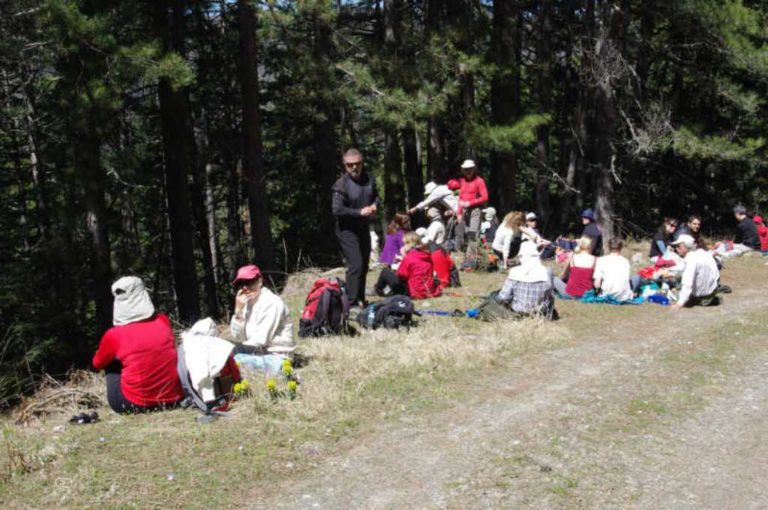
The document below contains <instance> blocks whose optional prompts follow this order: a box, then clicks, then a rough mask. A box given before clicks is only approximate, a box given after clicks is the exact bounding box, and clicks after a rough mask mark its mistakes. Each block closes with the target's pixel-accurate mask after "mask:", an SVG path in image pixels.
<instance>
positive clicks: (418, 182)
mask: <svg viewBox="0 0 768 510" xmlns="http://www.w3.org/2000/svg"><path fill="white" fill-rule="evenodd" d="M401 134H402V140H403V155H404V159H405V181H406V183H407V184H408V208H411V207H413V206H414V205H416V204H418V203H419V202H421V200H422V198H423V197H424V194H423V192H424V175H423V172H422V169H421V161H420V160H419V149H418V144H417V143H416V142H417V140H416V130H415V129H413V128H412V127H408V128H405V129H404V130H403V131H402V133H401Z"/></svg>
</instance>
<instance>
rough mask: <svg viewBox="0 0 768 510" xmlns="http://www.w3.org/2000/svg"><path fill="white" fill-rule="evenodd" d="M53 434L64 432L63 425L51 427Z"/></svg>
mask: <svg viewBox="0 0 768 510" xmlns="http://www.w3.org/2000/svg"><path fill="white" fill-rule="evenodd" d="M53 431H54V432H64V425H56V426H55V427H53Z"/></svg>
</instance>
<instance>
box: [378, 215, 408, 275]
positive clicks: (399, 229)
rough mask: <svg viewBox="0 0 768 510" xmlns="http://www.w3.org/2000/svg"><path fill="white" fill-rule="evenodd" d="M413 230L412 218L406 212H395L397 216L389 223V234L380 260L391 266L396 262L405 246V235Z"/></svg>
mask: <svg viewBox="0 0 768 510" xmlns="http://www.w3.org/2000/svg"><path fill="white" fill-rule="evenodd" d="M409 230H411V218H410V217H409V216H408V215H407V214H405V213H395V217H394V218H392V221H390V222H389V225H387V236H386V238H385V239H384V247H383V248H382V249H381V255H380V256H379V262H381V263H382V264H386V265H388V266H391V265H392V264H394V263H395V262H396V259H397V257H398V255H399V254H400V250H401V249H402V248H403V236H405V233H406V232H408V231H409Z"/></svg>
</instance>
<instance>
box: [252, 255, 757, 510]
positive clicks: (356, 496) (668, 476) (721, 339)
mask: <svg viewBox="0 0 768 510" xmlns="http://www.w3.org/2000/svg"><path fill="white" fill-rule="evenodd" d="M731 265H732V267H730V266H731ZM765 271H768V269H766V268H765V267H764V266H763V265H762V262H761V261H759V260H757V259H756V258H755V259H745V260H739V261H734V262H733V263H732V264H730V265H729V268H728V269H727V270H726V271H725V272H724V274H723V279H724V282H725V283H728V284H729V285H731V286H732V287H733V288H734V293H733V294H731V295H728V296H726V298H725V302H724V303H723V304H722V305H721V306H720V307H717V308H696V309H691V310H683V311H679V312H675V311H672V310H670V309H667V308H663V307H660V306H657V305H642V306H640V307H632V308H629V307H621V308H609V307H608V306H606V305H602V306H601V305H582V304H579V303H559V308H560V309H561V312H562V316H563V319H562V322H561V325H562V326H564V327H566V328H569V329H571V331H573V332H574V340H573V341H572V342H571V343H570V345H569V346H567V347H564V348H560V349H557V350H554V351H549V352H544V353H536V354H530V355H524V356H522V357H519V358H516V359H514V360H512V361H510V362H509V363H508V364H506V365H505V366H503V367H500V368H499V369H497V370H494V371H493V372H488V373H483V374H477V378H475V379H474V380H473V387H472V388H470V389H469V391H466V394H467V395H471V397H469V398H468V399H467V400H466V401H461V402H454V403H452V404H451V405H450V406H447V407H446V408H445V409H442V410H438V411H435V412H430V413H427V414H421V415H416V416H403V417H402V418H401V419H400V422H399V423H394V424H391V425H386V426H382V427H381V430H379V431H376V432H375V433H373V434H369V435H368V436H367V437H364V438H363V439H360V440H359V441H358V442H357V443H356V444H348V445H346V446H342V447H341V448H340V449H339V451H338V452H337V453H336V454H333V455H330V456H328V457H326V458H324V459H322V460H319V461H316V462H317V465H316V466H315V467H314V469H312V470H309V471H307V472H306V473H305V474H304V475H301V476H300V477H299V478H294V479H291V480H288V481H286V482H285V483H283V484H282V485H281V486H279V487H271V488H267V487H258V486H257V487H256V488H255V491H254V494H255V495H254V496H253V499H251V501H252V502H253V503H254V507H257V508H261V507H269V508H516V507H535V508H559V507H562V508H574V507H576V508H595V507H600V508H603V507H613V508H626V507H631V508H759V507H764V506H765V499H764V497H761V496H762V492H764V480H765V479H766V478H767V477H768V461H767V460H766V459H768V455H766V454H768V442H766V434H765V432H764V431H765V424H766V423H768V377H766V376H768V348H766V345H765V341H764V339H765V328H764V327H763V326H762V324H761V321H760V320H759V316H758V315H757V313H758V312H759V311H760V310H761V309H763V307H764V301H763V296H765V295H766V291H767V290H768V282H766V279H765ZM506 327H510V328H514V327H515V326H514V323H510V324H509V325H508V326H506Z"/></svg>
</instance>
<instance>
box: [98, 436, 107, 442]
mask: <svg viewBox="0 0 768 510" xmlns="http://www.w3.org/2000/svg"><path fill="white" fill-rule="evenodd" d="M106 442H107V440H106V439H105V438H104V436H101V437H100V438H99V443H106Z"/></svg>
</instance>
